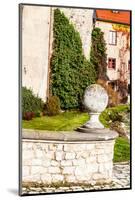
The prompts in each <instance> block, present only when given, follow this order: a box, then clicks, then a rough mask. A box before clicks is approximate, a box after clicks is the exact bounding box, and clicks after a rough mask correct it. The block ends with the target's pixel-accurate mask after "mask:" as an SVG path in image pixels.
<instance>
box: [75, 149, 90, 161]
mask: <svg viewBox="0 0 135 200" xmlns="http://www.w3.org/2000/svg"><path fill="white" fill-rule="evenodd" d="M87 157H89V152H88V151H79V152H76V158H77V159H78V158H87Z"/></svg>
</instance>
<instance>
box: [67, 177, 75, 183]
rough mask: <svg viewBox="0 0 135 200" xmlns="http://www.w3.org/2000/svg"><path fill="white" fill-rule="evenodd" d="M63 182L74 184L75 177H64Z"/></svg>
mask: <svg viewBox="0 0 135 200" xmlns="http://www.w3.org/2000/svg"><path fill="white" fill-rule="evenodd" d="M65 180H66V182H68V183H76V182H77V180H76V177H75V176H73V175H66V176H65Z"/></svg>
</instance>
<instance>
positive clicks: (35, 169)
mask: <svg viewBox="0 0 135 200" xmlns="http://www.w3.org/2000/svg"><path fill="white" fill-rule="evenodd" d="M41 169H42V167H41V166H32V167H31V175H34V174H39V175H40V172H41Z"/></svg>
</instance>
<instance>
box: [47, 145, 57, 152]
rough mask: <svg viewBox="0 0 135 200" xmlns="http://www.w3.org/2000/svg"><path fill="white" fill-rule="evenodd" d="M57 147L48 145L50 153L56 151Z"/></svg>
mask: <svg viewBox="0 0 135 200" xmlns="http://www.w3.org/2000/svg"><path fill="white" fill-rule="evenodd" d="M56 146H57V145H56V144H49V145H48V150H49V151H56Z"/></svg>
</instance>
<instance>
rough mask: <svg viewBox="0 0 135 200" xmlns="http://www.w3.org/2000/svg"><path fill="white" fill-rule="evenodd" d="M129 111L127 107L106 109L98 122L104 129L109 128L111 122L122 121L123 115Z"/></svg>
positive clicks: (120, 106)
mask: <svg viewBox="0 0 135 200" xmlns="http://www.w3.org/2000/svg"><path fill="white" fill-rule="evenodd" d="M129 111H130V106H129V105H119V106H116V107H112V108H107V109H106V110H105V111H103V112H102V113H101V115H100V121H101V122H102V123H103V124H104V126H105V127H109V126H110V124H111V123H112V122H116V121H119V122H120V121H123V117H124V113H128V112H129Z"/></svg>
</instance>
